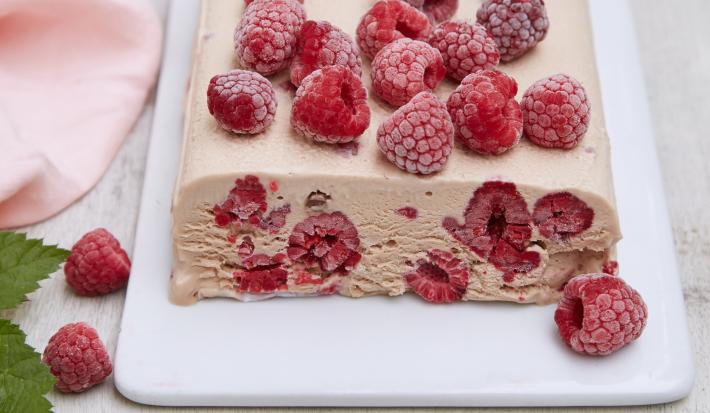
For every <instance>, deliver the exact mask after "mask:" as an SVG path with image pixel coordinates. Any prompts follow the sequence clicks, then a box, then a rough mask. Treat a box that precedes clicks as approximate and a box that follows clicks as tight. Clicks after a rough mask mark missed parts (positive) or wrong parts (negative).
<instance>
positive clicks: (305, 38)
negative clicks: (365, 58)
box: [291, 20, 362, 87]
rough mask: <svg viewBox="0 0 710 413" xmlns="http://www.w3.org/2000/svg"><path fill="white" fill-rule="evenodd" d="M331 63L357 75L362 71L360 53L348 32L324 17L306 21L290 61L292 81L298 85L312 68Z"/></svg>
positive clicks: (320, 67) (319, 67)
mask: <svg viewBox="0 0 710 413" xmlns="http://www.w3.org/2000/svg"><path fill="white" fill-rule="evenodd" d="M331 65H341V66H346V67H348V68H349V69H350V70H352V71H353V73H355V75H356V76H358V77H360V76H361V75H362V61H361V60H360V54H359V52H358V50H357V46H355V42H354V41H353V39H351V38H350V36H349V35H348V34H347V33H345V32H344V31H342V30H341V29H340V28H338V27H336V26H333V25H332V24H330V23H328V22H325V21H318V22H316V21H312V20H309V21H307V22H306V23H304V24H303V29H302V30H301V34H300V36H299V38H298V49H297V51H296V55H295V56H294V58H293V61H292V62H291V83H293V84H294V85H295V86H296V87H298V86H300V85H301V81H303V79H304V78H305V77H306V76H308V75H309V74H311V73H312V72H313V71H314V70H317V69H322V68H324V67H326V66H331Z"/></svg>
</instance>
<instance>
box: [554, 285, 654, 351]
mask: <svg viewBox="0 0 710 413" xmlns="http://www.w3.org/2000/svg"><path fill="white" fill-rule="evenodd" d="M647 318H648V310H647V309H646V304H645V303H644V301H643V299H642V298H641V295H639V293H638V292H637V291H636V290H634V289H633V288H631V287H630V286H628V285H627V284H626V283H625V282H624V281H623V280H622V279H621V278H618V277H614V276H611V275H607V274H587V275H579V276H577V277H574V278H572V280H571V281H570V282H569V283H567V285H566V286H565V290H564V295H563V296H562V300H561V301H560V303H559V305H558V306H557V311H555V323H557V327H558V328H559V331H560V337H562V340H564V342H565V343H567V345H569V346H570V347H571V348H572V350H574V351H576V352H578V353H582V354H587V355H590V356H606V355H608V354H611V353H613V352H615V351H616V350H618V349H620V348H622V347H624V346H625V345H627V344H629V343H631V342H632V341H634V340H636V339H637V338H639V336H641V333H642V332H643V329H644V327H645V326H646V319H647Z"/></svg>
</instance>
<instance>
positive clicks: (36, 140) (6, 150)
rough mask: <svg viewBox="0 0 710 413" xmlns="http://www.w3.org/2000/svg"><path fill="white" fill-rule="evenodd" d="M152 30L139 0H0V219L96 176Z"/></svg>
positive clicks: (151, 71)
mask: <svg viewBox="0 0 710 413" xmlns="http://www.w3.org/2000/svg"><path fill="white" fill-rule="evenodd" d="M161 36H162V30H161V27H160V21H159V20H158V17H157V16H156V14H155V11H154V10H153V8H152V6H151V2H149V1H147V0H0V228H12V227H18V226H22V225H28V224H32V223H35V222H38V221H41V220H43V219H46V218H48V217H50V216H52V215H54V214H56V213H57V212H59V211H61V210H62V209H64V208H66V207H67V206H69V205H70V204H71V203H73V202H74V201H76V200H77V199H78V198H80V197H81V196H82V195H83V194H84V193H86V192H87V191H88V190H89V189H91V188H92V187H93V186H94V185H95V184H96V182H97V181H98V180H99V179H100V178H101V176H102V175H103V173H104V172H105V171H106V169H107V167H108V165H109V163H110V162H111V160H112V159H113V158H114V156H115V155H116V152H117V151H118V149H119V148H120V146H121V143H122V142H123V140H124V138H125V137H126V135H127V134H128V132H129V131H130V130H131V128H132V126H133V123H134V122H135V120H136V118H137V117H138V115H139V114H140V113H141V111H142V109H143V103H144V101H145V98H146V95H147V94H148V92H149V91H150V89H151V87H152V85H153V83H154V81H155V77H156V73H157V69H158V64H159V61H160V53H161Z"/></svg>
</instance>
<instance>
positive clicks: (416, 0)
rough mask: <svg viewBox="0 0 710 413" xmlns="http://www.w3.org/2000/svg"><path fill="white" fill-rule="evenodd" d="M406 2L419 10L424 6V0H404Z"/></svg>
mask: <svg viewBox="0 0 710 413" xmlns="http://www.w3.org/2000/svg"><path fill="white" fill-rule="evenodd" d="M404 1H406V2H407V3H409V4H410V5H411V6H412V7H415V8H417V9H419V10H421V9H422V8H423V7H424V2H425V1H426V0H404Z"/></svg>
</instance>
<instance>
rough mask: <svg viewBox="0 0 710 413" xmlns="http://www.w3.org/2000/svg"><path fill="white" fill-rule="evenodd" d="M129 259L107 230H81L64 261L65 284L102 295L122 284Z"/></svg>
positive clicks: (128, 267)
mask: <svg viewBox="0 0 710 413" xmlns="http://www.w3.org/2000/svg"><path fill="white" fill-rule="evenodd" d="M130 272H131V260H130V259H129V258H128V254H126V251H125V250H124V249H123V248H121V244H120V243H119V242H118V240H117V239H116V238H114V236H113V235H111V233H110V232H108V231H107V230H106V229H104V228H97V229H95V230H93V231H90V232H88V233H87V234H85V235H84V236H83V237H81V239H80V240H79V241H77V243H76V244H74V246H73V247H72V250H71V255H70V256H69V258H67V262H66V264H64V275H65V278H66V280H67V284H69V287H71V288H72V290H74V292H75V293H77V294H79V295H84V296H94V295H104V294H108V293H111V292H114V291H117V290H120V289H121V288H123V287H125V286H126V284H127V283H128V277H129V275H130Z"/></svg>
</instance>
